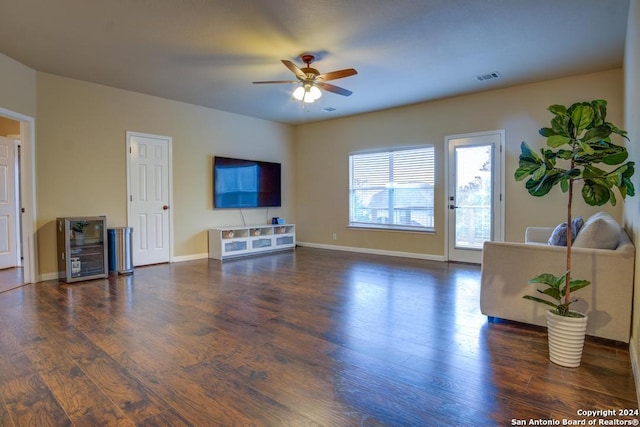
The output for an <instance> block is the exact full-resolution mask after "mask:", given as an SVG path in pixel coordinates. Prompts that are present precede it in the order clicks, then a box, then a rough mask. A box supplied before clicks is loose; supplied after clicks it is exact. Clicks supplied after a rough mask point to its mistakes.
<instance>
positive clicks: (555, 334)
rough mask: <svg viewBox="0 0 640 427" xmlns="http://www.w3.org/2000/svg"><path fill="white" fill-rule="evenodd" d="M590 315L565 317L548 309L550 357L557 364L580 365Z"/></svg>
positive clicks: (573, 366) (569, 366)
mask: <svg viewBox="0 0 640 427" xmlns="http://www.w3.org/2000/svg"><path fill="white" fill-rule="evenodd" d="M587 320H588V317H587V315H586V314H585V315H584V317H565V316H559V315H557V314H554V313H552V312H551V310H549V311H547V330H548V335H549V359H550V360H551V361H552V362H553V363H555V364H556V365H560V366H566V367H568V368H576V367H578V366H580V359H581V358H582V348H583V347H584V336H585V333H586V331H587Z"/></svg>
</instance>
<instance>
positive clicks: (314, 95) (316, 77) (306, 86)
mask: <svg viewBox="0 0 640 427" xmlns="http://www.w3.org/2000/svg"><path fill="white" fill-rule="evenodd" d="M300 59H302V62H304V63H305V64H306V67H302V68H298V66H297V65H295V64H294V63H293V62H291V61H288V60H286V59H283V60H282V63H283V64H284V66H285V67H287V68H288V69H289V70H291V72H293V74H295V76H296V77H297V79H298V80H268V81H261V82H253V83H254V84H270V83H302V85H301V86H299V87H298V88H296V90H295V91H294V92H293V97H294V98H296V99H298V100H300V101H303V102H307V103H309V102H314V101H315V100H316V99H318V98H320V96H321V95H322V94H321V92H320V90H319V89H322V90H326V91H327V92H331V93H335V94H338V95H343V96H349V95H351V94H352V93H353V92H351V91H350V90H347V89H344V88H341V87H339V86H336V85H332V84H329V83H326V82H327V81H328V80H337V79H342V78H345V77H349V76H353V75H355V74H358V72H357V71H356V70H355V69H353V68H345V69H344V70H338V71H331V72H329V73H323V74H320V72H319V71H318V70H316V69H315V68H311V63H312V62H313V61H314V60H315V59H316V58H315V56H313V55H311V54H302V55H300Z"/></svg>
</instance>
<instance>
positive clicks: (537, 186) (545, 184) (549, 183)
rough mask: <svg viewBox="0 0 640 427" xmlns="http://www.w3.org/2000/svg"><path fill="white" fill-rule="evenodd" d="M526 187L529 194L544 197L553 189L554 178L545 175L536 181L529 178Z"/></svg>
mask: <svg viewBox="0 0 640 427" xmlns="http://www.w3.org/2000/svg"><path fill="white" fill-rule="evenodd" d="M525 187H526V189H527V191H528V192H529V194H531V195H532V196H535V197H542V196H544V195H546V194H548V193H549V191H551V189H552V188H553V179H549V178H548V176H545V177H544V178H543V179H541V180H539V181H536V180H534V179H529V180H528V181H527V182H526V183H525Z"/></svg>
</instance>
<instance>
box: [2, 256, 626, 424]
mask: <svg viewBox="0 0 640 427" xmlns="http://www.w3.org/2000/svg"><path fill="white" fill-rule="evenodd" d="M479 276H480V271H479V267H477V266H472V265H461V264H447V263H441V262H429V261H420V260H410V259H401V258H390V257H381V256H371V255H363V254H353V253H346V252H333V251H326V250H320V249H311V248H298V250H296V251H295V252H285V253H278V254H273V255H268V256H262V257H256V258H248V259H239V260H234V261H230V262H225V263H222V264H221V263H220V262H218V261H215V260H198V261H190V262H182V263H175V264H170V265H158V266H152V267H144V268H136V269H135V273H134V274H133V275H132V276H119V277H116V276H112V277H110V278H109V279H108V280H106V279H105V280H95V281H89V282H80V283H76V284H69V285H67V284H64V283H58V282H43V283H39V284H35V285H26V286H23V287H20V288H18V289H14V290H12V291H8V292H4V293H1V294H0V397H1V398H2V405H1V406H0V424H1V425H2V426H27V425H33V426H40V425H43V426H44V425H56V426H57V425H77V426H99V425H119V426H127V425H145V426H163V425H164V426H181V425H197V426H216V425H224V426H253V425H255V426H317V425H323V426H493V425H514V422H515V421H518V420H526V422H529V420H530V419H534V420H537V419H544V420H548V419H553V420H558V422H562V420H563V419H572V420H573V419H576V420H585V419H589V420H591V419H593V418H585V417H584V416H580V415H579V414H578V411H580V410H585V411H586V410H598V409H614V410H619V409H637V408H638V405H637V400H636V395H635V387H634V382H633V376H632V371H631V364H630V360H629V353H628V350H627V345H623V344H619V343H618V344H616V343H612V342H603V341H596V340H593V339H589V340H588V341H587V343H586V346H585V351H584V356H583V363H582V366H581V367H580V368H577V369H568V368H562V367H559V366H556V365H554V364H552V363H550V362H549V361H548V359H547V346H546V334H545V332H544V330H541V329H538V328H532V327H525V326H522V325H514V324H509V323H504V322H503V323H493V324H490V323H487V320H486V318H485V317H483V316H482V315H481V314H480V313H479V308H478V296H479ZM601 418H602V417H601ZM605 418H606V419H607V420H611V419H614V418H619V419H629V417H605ZM547 425H550V424H547Z"/></svg>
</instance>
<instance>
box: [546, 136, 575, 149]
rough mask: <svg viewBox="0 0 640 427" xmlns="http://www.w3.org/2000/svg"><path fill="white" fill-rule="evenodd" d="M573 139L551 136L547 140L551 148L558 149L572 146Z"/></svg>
mask: <svg viewBox="0 0 640 427" xmlns="http://www.w3.org/2000/svg"><path fill="white" fill-rule="evenodd" d="M571 141H572V140H571V138H569V137H568V136H563V135H551V136H550V137H549V138H547V145H548V146H549V147H551V148H558V147H561V146H563V145H565V144H571Z"/></svg>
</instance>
